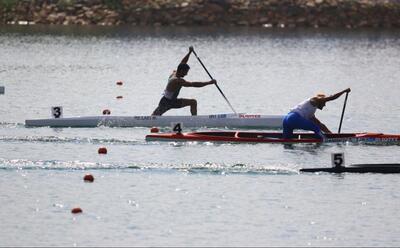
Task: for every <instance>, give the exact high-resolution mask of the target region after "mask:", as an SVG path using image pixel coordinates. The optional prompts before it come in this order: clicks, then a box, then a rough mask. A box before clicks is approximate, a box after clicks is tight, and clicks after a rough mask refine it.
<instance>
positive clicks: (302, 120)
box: [283, 88, 351, 139]
mask: <svg viewBox="0 0 400 248" xmlns="http://www.w3.org/2000/svg"><path fill="white" fill-rule="evenodd" d="M350 91H351V90H350V88H347V89H345V90H342V91H340V92H338V93H336V94H334V95H331V96H325V95H324V94H318V95H316V96H314V97H312V98H309V99H307V100H305V101H303V102H302V103H300V104H298V105H297V106H296V107H294V108H292V109H291V110H290V112H289V113H288V114H287V115H286V116H285V118H284V119H283V138H285V139H291V138H292V137H293V130H294V129H303V130H309V131H313V132H314V133H315V135H316V136H317V137H318V138H319V139H324V135H323V133H332V132H331V131H330V130H329V129H328V128H327V127H326V126H325V125H324V124H323V123H322V122H320V121H319V120H318V119H317V117H315V111H316V110H317V109H320V110H322V109H323V108H324V107H325V104H326V102H329V101H333V100H335V99H337V98H339V97H340V96H341V95H343V94H344V93H346V92H350Z"/></svg>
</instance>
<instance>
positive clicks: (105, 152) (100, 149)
mask: <svg viewBox="0 0 400 248" xmlns="http://www.w3.org/2000/svg"><path fill="white" fill-rule="evenodd" d="M98 153H99V154H107V148H105V147H100V148H99V150H98Z"/></svg>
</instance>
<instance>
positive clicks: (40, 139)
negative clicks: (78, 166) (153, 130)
mask: <svg viewBox="0 0 400 248" xmlns="http://www.w3.org/2000/svg"><path fill="white" fill-rule="evenodd" d="M0 142H37V143H75V144H81V143H83V144H85V143H89V144H122V145H136V144H141V143H144V142H143V140H121V139H102V138H82V137H73V138H69V137H62V136H23V137H17V136H14V137H7V136H0Z"/></svg>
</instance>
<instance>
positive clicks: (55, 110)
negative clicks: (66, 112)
mask: <svg viewBox="0 0 400 248" xmlns="http://www.w3.org/2000/svg"><path fill="white" fill-rule="evenodd" d="M51 114H52V115H53V117H54V118H60V117H61V116H62V107H52V108H51Z"/></svg>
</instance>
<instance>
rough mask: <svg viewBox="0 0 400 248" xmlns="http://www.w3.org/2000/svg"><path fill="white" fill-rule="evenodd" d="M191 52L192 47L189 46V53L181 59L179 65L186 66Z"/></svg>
mask: <svg viewBox="0 0 400 248" xmlns="http://www.w3.org/2000/svg"><path fill="white" fill-rule="evenodd" d="M192 52H193V47H192V46H190V47H189V52H188V53H187V54H186V55H185V57H183V59H182V61H181V64H187V62H188V60H189V57H190V54H191V53H192Z"/></svg>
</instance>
